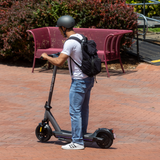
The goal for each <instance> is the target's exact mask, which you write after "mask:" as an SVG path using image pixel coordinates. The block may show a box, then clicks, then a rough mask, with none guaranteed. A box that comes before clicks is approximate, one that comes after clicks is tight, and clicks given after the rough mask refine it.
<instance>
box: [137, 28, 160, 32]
mask: <svg viewBox="0 0 160 160" xmlns="http://www.w3.org/2000/svg"><path fill="white" fill-rule="evenodd" d="M138 30H139V31H143V28H139V29H138ZM148 31H149V32H160V28H148Z"/></svg>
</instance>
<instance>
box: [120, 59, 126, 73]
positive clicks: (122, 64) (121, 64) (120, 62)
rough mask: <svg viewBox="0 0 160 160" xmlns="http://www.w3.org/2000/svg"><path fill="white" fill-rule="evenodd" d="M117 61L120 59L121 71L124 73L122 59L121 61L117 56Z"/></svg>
mask: <svg viewBox="0 0 160 160" xmlns="http://www.w3.org/2000/svg"><path fill="white" fill-rule="evenodd" d="M119 61H120V65H121V68H122V71H123V73H125V71H124V68H123V64H122V61H121V58H119Z"/></svg>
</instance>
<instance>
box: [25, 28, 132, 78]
mask: <svg viewBox="0 0 160 160" xmlns="http://www.w3.org/2000/svg"><path fill="white" fill-rule="evenodd" d="M74 31H75V32H77V33H80V34H83V35H85V36H86V37H87V38H88V39H93V40H94V41H95V42H96V44H97V49H98V55H99V57H100V58H101V60H102V62H105V65H106V70H107V74H108V77H109V72H108V67H107V62H108V61H112V60H116V59H119V61H120V64H121V68H122V71H123V73H124V69H123V65H122V62H121V58H120V41H121V38H122V36H123V35H124V34H127V33H131V32H132V30H116V29H93V28H74ZM27 32H30V33H31V34H32V35H33V38H34V43H35V51H34V60H33V68H32V72H34V66H35V61H36V58H40V56H41V54H42V53H44V52H45V53H47V54H48V55H49V54H53V53H57V52H61V51H62V48H63V43H64V42H65V38H63V37H62V35H61V33H60V31H59V29H58V27H43V28H37V29H32V30H27Z"/></svg>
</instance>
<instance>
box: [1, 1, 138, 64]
mask: <svg viewBox="0 0 160 160" xmlns="http://www.w3.org/2000/svg"><path fill="white" fill-rule="evenodd" d="M0 10H1V12H0V17H2V20H0V39H1V40H0V54H1V55H3V57H13V58H14V60H17V59H19V58H23V59H27V60H30V61H32V59H33V50H34V49H33V45H34V44H33V38H32V37H29V36H28V34H27V33H26V30H28V29H33V28H38V27H44V26H55V25H56V22H57V20H58V18H59V17H60V16H62V15H66V14H68V15H71V16H73V17H74V19H75V21H76V27H81V28H82V27H84V28H85V27H94V28H108V29H132V30H135V28H136V26H137V21H136V20H137V15H136V14H135V13H134V8H133V7H132V6H129V5H126V4H125V2H124V1H121V0H110V1H109V0H107V1H106V0H101V2H100V1H98V0H75V1H73V0H61V1H59V0H32V1H28V0H21V1H16V2H15V1H14V3H13V1H12V0H8V1H3V2H2V1H1V3H0ZM132 37H133V34H130V38H132ZM123 45H125V46H130V45H131V40H128V39H124V40H123Z"/></svg>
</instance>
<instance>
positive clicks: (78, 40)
mask: <svg viewBox="0 0 160 160" xmlns="http://www.w3.org/2000/svg"><path fill="white" fill-rule="evenodd" d="M81 36H82V37H83V39H82V40H80V39H79V38H77V37H74V36H71V37H69V38H68V39H67V40H69V39H74V40H76V41H77V42H79V43H80V44H81V46H82V45H83V40H84V38H85V36H84V35H81ZM70 59H71V60H72V61H73V62H74V63H75V64H76V65H77V66H78V67H79V68H80V69H81V66H80V65H79V64H78V63H77V62H75V61H74V59H73V58H71V57H70ZM71 60H70V69H71V75H73V72H72V66H71Z"/></svg>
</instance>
